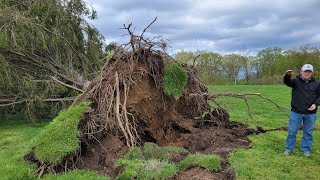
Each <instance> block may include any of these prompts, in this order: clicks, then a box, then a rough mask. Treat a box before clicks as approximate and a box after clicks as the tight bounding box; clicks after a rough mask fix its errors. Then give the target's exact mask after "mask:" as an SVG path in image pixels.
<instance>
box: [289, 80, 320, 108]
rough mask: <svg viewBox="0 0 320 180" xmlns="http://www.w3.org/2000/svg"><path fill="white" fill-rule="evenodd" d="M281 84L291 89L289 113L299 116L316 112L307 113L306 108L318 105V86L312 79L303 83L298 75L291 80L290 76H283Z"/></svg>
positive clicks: (319, 89) (319, 100)
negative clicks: (292, 112)
mask: <svg viewBox="0 0 320 180" xmlns="http://www.w3.org/2000/svg"><path fill="white" fill-rule="evenodd" d="M283 82H284V83H285V84H286V85H287V86H289V87H292V94H291V111H294V112H296V113H300V114H313V113H316V112H317V108H316V109H315V110H313V111H309V110H308V108H309V107H310V106H311V105H312V104H315V105H316V106H317V107H318V105H320V86H319V82H317V81H316V80H315V79H314V78H313V77H312V78H311V79H310V80H309V81H305V80H303V79H302V77H301V76H300V75H299V76H297V77H296V78H293V79H291V76H289V75H285V76H284V78H283Z"/></svg>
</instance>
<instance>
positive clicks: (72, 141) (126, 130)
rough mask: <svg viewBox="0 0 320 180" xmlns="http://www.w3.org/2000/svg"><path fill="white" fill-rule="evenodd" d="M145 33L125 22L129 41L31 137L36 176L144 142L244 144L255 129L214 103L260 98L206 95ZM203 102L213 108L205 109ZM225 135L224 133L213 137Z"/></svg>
mask: <svg viewBox="0 0 320 180" xmlns="http://www.w3.org/2000/svg"><path fill="white" fill-rule="evenodd" d="M155 20H156V19H155ZM155 20H154V21H155ZM154 21H153V22H154ZM153 22H152V23H153ZM152 23H151V24H152ZM151 24H150V25H151ZM150 25H149V26H150ZM149 26H148V27H149ZM148 27H147V28H148ZM147 28H145V29H144V30H143V32H142V33H141V34H140V35H138V36H137V35H134V34H133V31H132V27H131V24H130V25H128V26H126V25H124V28H123V29H126V30H127V31H128V33H129V35H130V42H129V43H128V44H127V45H125V46H124V48H119V49H117V50H116V51H115V53H114V55H113V56H112V58H111V59H110V60H109V61H108V62H107V63H106V64H105V65H104V67H103V69H102V70H101V72H100V74H99V75H98V76H97V77H96V78H95V79H94V80H92V81H91V84H90V85H89V87H88V88H87V89H86V90H85V91H84V92H83V93H82V94H81V95H80V96H79V97H78V98H77V99H76V101H75V102H74V105H73V106H72V107H70V108H69V109H68V110H66V111H63V112H61V113H60V115H59V116H58V117H56V118H55V119H54V120H53V122H52V123H51V124H50V125H49V126H47V127H46V129H45V130H44V131H43V132H42V134H41V135H40V136H39V138H38V139H36V141H35V146H34V148H33V150H32V151H31V152H30V153H29V154H28V155H27V156H26V159H28V160H31V161H33V162H36V163H37V164H38V167H39V168H38V170H37V171H35V173H37V174H38V175H39V176H41V175H43V173H46V172H61V171H67V170H69V169H73V168H92V167H89V166H88V165H86V163H84V161H86V159H88V158H87V156H88V154H90V153H91V154H92V152H93V151H94V152H95V153H93V155H90V156H92V157H93V158H97V159H95V161H94V162H98V163H101V162H102V164H104V163H106V157H110V158H113V161H110V162H109V163H111V164H112V163H114V158H115V157H121V156H120V155H121V153H120V152H121V148H123V147H133V146H137V145H143V144H144V143H145V142H152V143H156V144H158V145H164V146H167V145H170V146H180V147H185V148H187V150H188V151H190V152H197V151H206V150H208V149H210V148H211V150H210V152H212V151H214V150H215V149H217V148H218V147H220V146H222V145H223V146H230V147H233V148H234V147H237V143H239V142H242V143H243V142H246V144H248V141H247V140H246V139H244V138H245V137H246V135H247V134H249V133H253V132H254V131H252V130H250V129H247V128H246V126H244V125H242V124H238V123H234V122H229V115H228V113H227V112H226V111H225V110H224V109H222V108H221V107H220V105H219V103H218V102H217V101H216V98H217V97H220V96H234V97H238V98H242V99H244V100H245V101H246V102H247V96H248V95H259V96H261V95H260V94H230V93H229V94H228V93H223V94H211V93H209V92H208V89H207V87H206V86H205V85H204V84H203V83H202V82H201V81H200V79H199V78H198V77H197V76H196V73H195V72H196V68H195V67H194V66H191V67H188V66H186V65H183V64H180V63H179V62H177V61H175V60H174V59H173V58H171V57H170V56H168V55H167V54H166V53H164V51H162V50H161V49H163V48H164V47H165V46H166V45H165V43H164V41H163V40H162V39H161V38H160V37H159V38H157V39H147V38H145V37H144V36H143V34H144V32H145V31H146V30H147ZM261 97H263V96H261ZM263 98H264V97H263ZM209 101H211V102H213V103H214V104H216V105H215V106H210V105H209ZM217 128H222V130H219V129H217ZM226 129H227V130H226ZM224 131H228V133H230V134H229V135H228V136H225V137H223V138H224V139H223V140H221V139H220V140H219V139H217V137H218V136H219V133H222V132H224ZM235 132H236V133H235ZM230 137H232V138H233V140H232V141H230ZM213 142H217V144H215V143H213ZM218 142H220V144H219V143H218ZM97 147H99V148H100V149H101V154H99V152H98V151H97V150H96V149H97ZM209 147H210V148H209ZM99 148H98V149H99ZM92 149H95V150H92ZM208 151H209V150H208ZM97 154H98V155H97ZM119 154H120V155H119ZM103 155H104V156H106V157H102V156H103ZM112 166H113V165H109V167H112ZM111 174H112V173H111Z"/></svg>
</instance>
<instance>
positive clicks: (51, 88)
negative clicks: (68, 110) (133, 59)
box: [0, 0, 105, 119]
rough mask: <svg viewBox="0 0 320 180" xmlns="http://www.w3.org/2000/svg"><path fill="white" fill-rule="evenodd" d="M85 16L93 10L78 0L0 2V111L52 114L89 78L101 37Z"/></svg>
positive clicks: (98, 63) (101, 53) (96, 66)
mask: <svg viewBox="0 0 320 180" xmlns="http://www.w3.org/2000/svg"><path fill="white" fill-rule="evenodd" d="M85 17H87V18H90V19H95V18H96V12H95V11H94V10H93V9H92V8H91V7H90V6H88V4H86V3H85V2H84V1H82V0H32V1H31V0H7V1H2V2H1V5H0V27H1V29H0V30H1V31H0V67H2V68H1V69H0V75H1V78H0V99H1V101H0V111H1V113H5V112H10V113H12V112H18V113H20V112H24V114H27V115H28V116H29V117H30V118H31V119H33V118H36V117H41V118H46V117H48V114H51V115H52V116H53V115H55V113H56V112H58V110H59V109H60V108H61V107H63V106H64V105H66V104H69V103H70V102H71V100H72V99H73V98H74V97H75V96H76V95H77V94H78V93H79V92H81V91H82V90H83V89H84V88H85V85H86V84H87V83H88V81H89V80H91V79H92V78H93V77H95V75H96V73H97V71H98V70H99V69H100V67H101V65H102V64H103V62H102V61H100V59H102V58H103V57H104V56H105V54H104V51H103V46H104V44H103V39H104V38H103V36H102V35H100V34H99V32H98V31H97V30H96V29H95V28H94V27H93V26H92V25H90V24H89V23H87V21H86V19H85ZM50 112H51V113H50Z"/></svg>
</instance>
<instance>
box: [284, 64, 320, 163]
mask: <svg viewBox="0 0 320 180" xmlns="http://www.w3.org/2000/svg"><path fill="white" fill-rule="evenodd" d="M312 73H313V66H312V65H311V64H305V65H303V66H302V68H301V71H300V75H298V76H297V77H296V78H293V79H291V75H293V71H292V70H287V71H286V75H285V76H284V78H283V81H284V83H285V84H286V85H287V86H289V87H291V88H292V95H291V112H290V119H289V127H288V136H287V141H286V147H285V151H284V155H289V154H290V153H292V151H293V150H294V147H295V145H296V138H297V133H298V130H299V128H300V125H301V122H302V123H303V137H302V140H301V146H300V149H301V151H302V152H303V154H304V156H306V157H309V156H310V152H311V146H312V139H313V137H312V132H313V129H314V126H315V121H316V112H317V106H318V105H320V87H319V83H318V82H317V81H316V80H315V79H314V78H313V77H312Z"/></svg>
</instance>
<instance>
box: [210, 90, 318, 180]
mask: <svg viewBox="0 0 320 180" xmlns="http://www.w3.org/2000/svg"><path fill="white" fill-rule="evenodd" d="M209 90H210V91H211V92H213V93H219V92H235V93H261V95H263V96H266V97H269V98H270V99H272V100H274V101H275V102H276V103H277V104H279V105H282V106H285V107H287V109H288V110H279V109H277V107H276V106H274V105H273V104H272V103H270V102H268V101H267V100H265V99H261V98H259V97H249V105H250V108H251V111H252V114H253V118H249V116H248V113H247V107H246V104H245V102H244V100H242V99H235V98H229V97H228V98H225V97H223V98H222V97H221V98H219V99H218V100H219V101H222V103H223V106H224V107H225V108H226V109H228V112H229V113H230V116H231V120H233V121H240V122H244V123H247V124H249V126H250V127H256V126H261V127H263V128H264V129H274V128H278V127H286V126H287V122H288V118H289V109H290V98H291V89H290V88H288V87H286V86H285V85H272V86H271V85H259V86H209ZM318 114H319V113H318ZM318 117H319V115H318ZM317 124H319V123H317ZM286 136H287V132H286V131H270V132H267V133H264V134H259V135H252V136H250V140H251V141H252V148H251V149H245V150H243V149H239V150H236V151H235V152H233V153H232V154H231V155H230V157H229V160H230V162H231V167H230V168H233V169H235V170H236V173H237V179H292V180H293V179H295V180H296V179H319V177H320V154H319V153H320V128H319V125H316V130H315V131H314V144H313V152H312V153H311V157H310V158H305V157H304V156H303V155H302V153H301V152H300V150H299V145H300V141H301V136H302V132H301V131H299V134H298V138H297V139H298V141H297V146H296V149H295V151H294V153H293V154H292V155H290V156H284V155H283V154H282V153H283V151H284V146H285V140H286Z"/></svg>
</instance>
